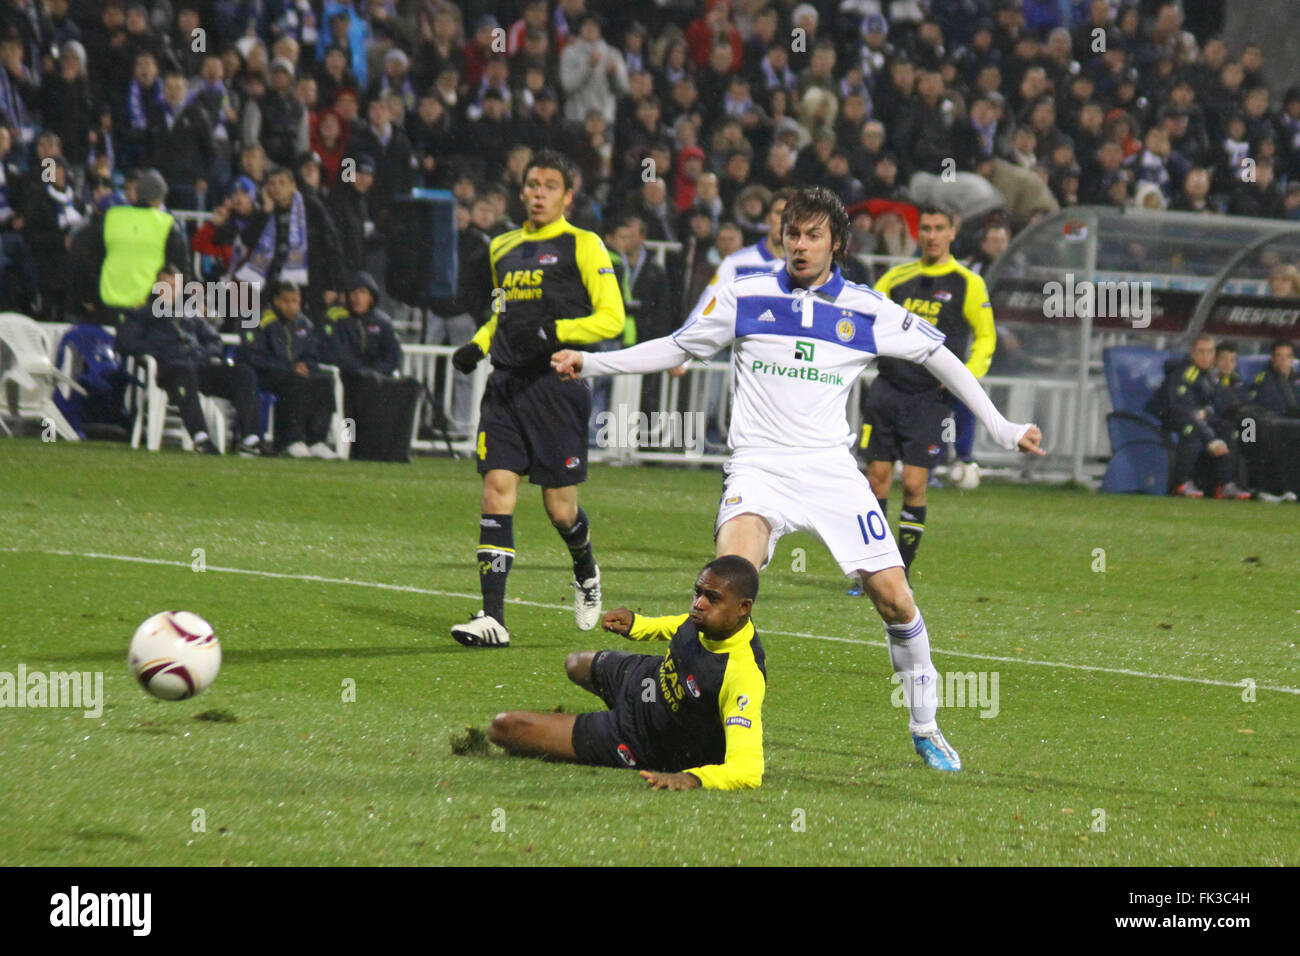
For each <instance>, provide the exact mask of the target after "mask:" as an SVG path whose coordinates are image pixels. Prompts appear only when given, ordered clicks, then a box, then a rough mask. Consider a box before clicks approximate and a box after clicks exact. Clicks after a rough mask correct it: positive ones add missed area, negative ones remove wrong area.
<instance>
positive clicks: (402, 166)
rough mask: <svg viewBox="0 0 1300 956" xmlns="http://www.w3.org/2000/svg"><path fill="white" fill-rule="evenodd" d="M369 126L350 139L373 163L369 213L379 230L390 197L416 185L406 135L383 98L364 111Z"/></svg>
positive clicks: (399, 194) (405, 191) (374, 100)
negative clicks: (373, 180) (373, 172)
mask: <svg viewBox="0 0 1300 956" xmlns="http://www.w3.org/2000/svg"><path fill="white" fill-rule="evenodd" d="M366 115H367V117H368V118H369V120H370V122H369V124H368V125H366V126H364V127H363V128H362V129H360V130H358V131H357V132H356V133H354V134H353V136H352V147H353V149H355V150H356V151H357V154H358V155H361V154H363V153H364V154H365V155H367V156H369V157H371V159H373V160H374V162H375V188H374V191H373V193H372V194H371V196H370V207H371V213H372V214H373V215H374V217H375V222H376V223H377V224H378V225H379V227H380V228H381V229H382V228H383V224H384V220H385V218H387V216H388V207H389V206H391V205H392V202H393V197H395V196H401V195H405V194H406V193H408V192H410V191H411V187H412V186H413V185H415V161H414V158H413V154H412V152H411V141H410V140H409V139H407V137H406V131H405V130H404V129H402V128H401V127H400V126H398V125H397V124H396V123H394V122H393V116H392V112H391V111H390V110H389V108H388V103H387V102H385V101H384V99H383V98H382V97H377V98H375V99H373V100H371V101H370V105H369V106H368V107H367V108H366Z"/></svg>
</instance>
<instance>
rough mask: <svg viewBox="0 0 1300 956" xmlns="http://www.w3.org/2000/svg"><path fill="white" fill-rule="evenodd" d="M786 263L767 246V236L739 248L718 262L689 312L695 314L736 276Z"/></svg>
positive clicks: (777, 267) (772, 270) (753, 273)
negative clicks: (750, 244) (711, 276)
mask: <svg viewBox="0 0 1300 956" xmlns="http://www.w3.org/2000/svg"><path fill="white" fill-rule="evenodd" d="M784 265H785V260H784V259H782V258H781V257H780V256H775V255H773V254H772V252H771V250H769V249H768V248H767V239H766V238H764V239H760V240H758V242H756V243H754V244H753V245H752V246H745V248H743V249H737V250H736V251H735V252H733V253H732V254H731V255H729V256H727V257H726V258H724V259H723V260H722V261H721V262H719V263H718V269H717V271H716V272H714V273H713V278H712V279H710V280H709V284H708V285H706V286H705V287H704V291H703V292H701V293H700V298H699V301H698V302H696V303H695V308H693V309H691V311H690V313H689V314H690V315H694V314H695V313H696V312H698V311H699V310H700V309H702V308H704V307H705V306H706V305H707V304H708V302H709V300H710V299H711V298H713V296H714V294H715V293H716V292H717V291H718V289H719V288H721V287H722V286H724V285H726V284H727V283H728V282H730V281H731V280H732V279H734V278H736V276H750V275H755V274H757V273H760V272H776V271H778V270H779V269H781V268H782V267H783V266H784Z"/></svg>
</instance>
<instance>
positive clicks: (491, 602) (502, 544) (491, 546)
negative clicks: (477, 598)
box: [478, 514, 515, 624]
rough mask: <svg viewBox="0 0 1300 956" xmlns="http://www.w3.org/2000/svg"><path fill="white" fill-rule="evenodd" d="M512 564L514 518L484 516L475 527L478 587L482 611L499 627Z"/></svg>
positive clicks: (513, 558)
mask: <svg viewBox="0 0 1300 956" xmlns="http://www.w3.org/2000/svg"><path fill="white" fill-rule="evenodd" d="M514 563H515V519H514V516H513V515H490V514H485V515H483V517H482V518H481V519H479V527H478V584H479V589H480V590H481V591H482V592H483V611H484V612H485V613H486V614H487V615H488V616H489V617H494V618H496V619H497V620H498V621H499V622H501V623H502V624H504V623H505V622H506V611H505V607H506V576H507V575H508V574H510V566H511V565H512V564H514Z"/></svg>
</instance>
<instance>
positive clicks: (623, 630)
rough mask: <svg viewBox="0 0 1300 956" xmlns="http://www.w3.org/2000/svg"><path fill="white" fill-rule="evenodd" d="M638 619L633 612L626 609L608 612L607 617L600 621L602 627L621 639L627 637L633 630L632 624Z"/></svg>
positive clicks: (621, 608)
mask: <svg viewBox="0 0 1300 956" xmlns="http://www.w3.org/2000/svg"><path fill="white" fill-rule="evenodd" d="M635 619H636V615H634V614H633V613H632V612H631V611H629V610H628V609H627V608H625V607H620V608H615V609H614V610H612V611H606V612H605V616H604V617H602V618H601V620H600V626H601V627H603V628H604V629H605V630H607V631H609V632H610V633H611V634H617V635H619V636H620V637H627V635H628V633H629V632H630V631H631V630H632V622H633V621H634V620H635Z"/></svg>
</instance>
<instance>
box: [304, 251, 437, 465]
mask: <svg viewBox="0 0 1300 956" xmlns="http://www.w3.org/2000/svg"><path fill="white" fill-rule="evenodd" d="M378 301H379V284H378V283H377V282H375V280H374V278H373V277H372V276H371V275H370V273H368V272H357V273H355V274H354V275H353V276H352V278H351V279H350V280H349V281H348V285H347V302H348V304H347V306H342V305H339V306H334V307H333V308H331V309H330V310H329V311H327V312H326V313H325V321H324V323H323V324H322V326H321V336H320V344H321V355H322V357H323V358H324V359H325V361H327V362H329V363H331V364H333V365H337V366H338V368H339V372H340V374H341V375H342V378H343V395H344V399H343V401H344V415H345V416H346V417H347V418H348V419H349V420H350V421H352V422H353V423H354V424H355V435H354V438H353V441H354V444H353V446H352V457H355V458H361V459H367V460H372V461H375V460H379V461H409V460H410V444H411V425H412V422H413V420H414V418H415V406H416V403H417V402H418V401H419V398H420V392H421V390H422V386H421V385H420V383H419V382H418V381H417V380H416V379H413V378H401V377H400V372H401V368H402V346H401V344H400V343H399V342H398V341H397V336H396V335H395V334H394V332H393V320H392V319H391V318H389V317H388V314H387V313H385V312H384V311H383V310H381V309H378V308H376V307H375V304H376V303H377V302H378Z"/></svg>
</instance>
